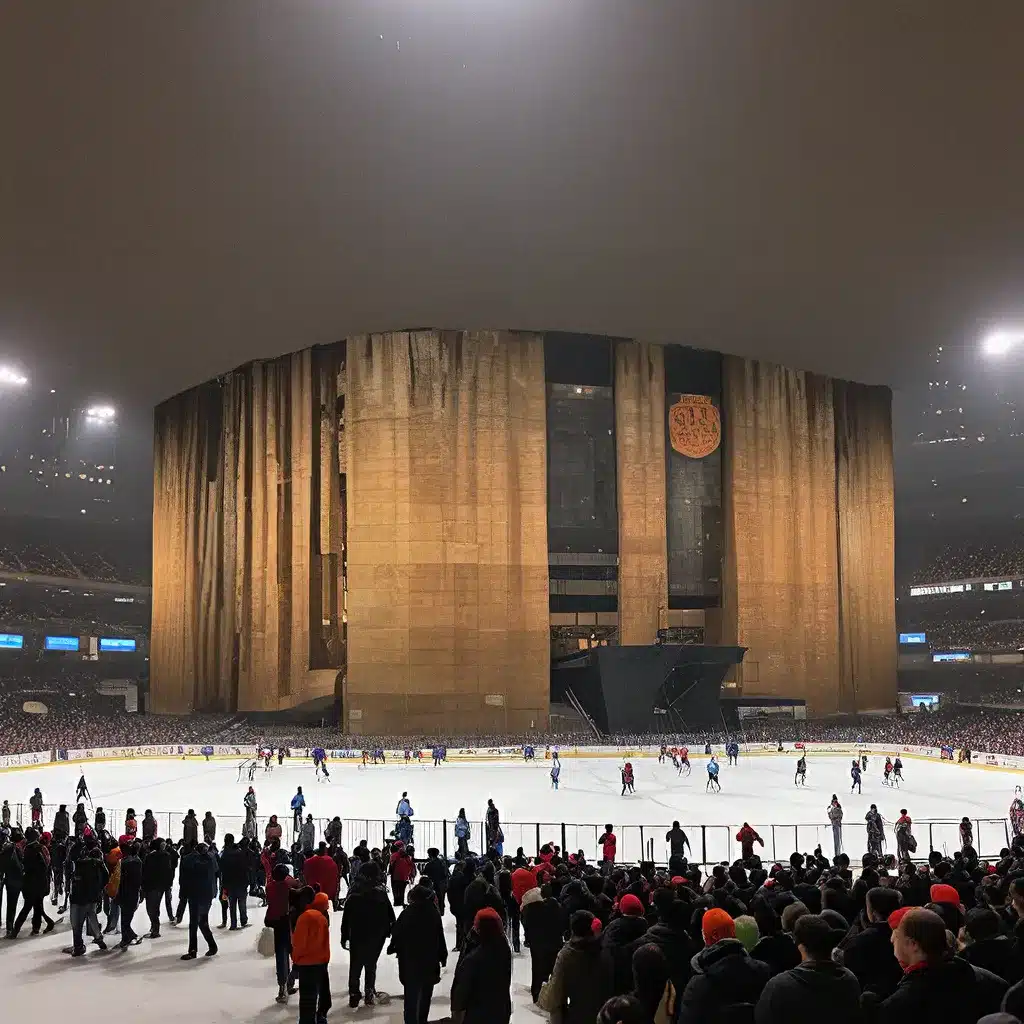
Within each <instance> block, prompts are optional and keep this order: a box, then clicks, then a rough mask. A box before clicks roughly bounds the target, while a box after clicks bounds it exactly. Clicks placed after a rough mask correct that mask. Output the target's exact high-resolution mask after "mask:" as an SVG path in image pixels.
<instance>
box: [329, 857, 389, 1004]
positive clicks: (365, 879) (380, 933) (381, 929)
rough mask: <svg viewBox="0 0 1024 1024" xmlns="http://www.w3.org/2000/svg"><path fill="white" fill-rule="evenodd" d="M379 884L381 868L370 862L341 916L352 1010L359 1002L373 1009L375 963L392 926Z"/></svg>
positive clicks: (356, 881) (356, 883)
mask: <svg viewBox="0 0 1024 1024" xmlns="http://www.w3.org/2000/svg"><path fill="white" fill-rule="evenodd" d="M381 883H382V877H381V870H380V866H379V865H378V864H377V863H376V862H375V861H370V862H369V863H368V864H366V865H365V866H364V867H363V868H362V870H361V871H360V872H359V874H358V875H357V876H356V878H355V880H354V882H353V884H352V889H351V891H350V892H349V894H348V897H347V898H346V900H345V909H344V912H343V913H342V916H341V947H342V949H348V950H349V974H348V1001H349V1006H350V1007H352V1008H353V1009H355V1007H357V1006H358V1005H359V1003H360V1000H361V999H365V1002H366V1005H367V1006H373V1005H374V1002H375V1000H376V995H377V961H378V960H379V959H380V954H381V951H382V950H383V949H384V942H385V940H386V939H387V937H388V936H389V935H390V934H391V929H392V928H393V927H394V925H395V911H394V908H393V907H392V906H391V903H390V902H389V900H388V897H387V893H386V892H385V891H384V887H383V885H382V884H381ZM363 975H365V979H364V986H363V993H362V995H361V994H360V984H359V983H360V978H361V977H362V976H363Z"/></svg>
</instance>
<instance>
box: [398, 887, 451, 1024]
mask: <svg viewBox="0 0 1024 1024" xmlns="http://www.w3.org/2000/svg"><path fill="white" fill-rule="evenodd" d="M388 953H393V954H395V955H396V956H397V957H398V980H399V981H400V982H401V983H402V989H403V992H404V997H405V1022H406V1024H427V1018H428V1017H429V1016H430V1000H431V998H432V997H433V995H434V986H435V985H437V984H438V983H439V982H440V981H441V968H442V967H444V966H445V965H446V964H447V963H448V944H447V943H446V942H445V938H444V926H443V925H442V923H441V914H440V912H439V911H438V909H437V905H436V903H435V902H434V893H433V889H428V888H427V887H426V886H424V885H414V886H413V887H412V888H411V889H410V890H409V902H408V905H407V906H406V908H405V910H404V911H403V912H402V913H401V915H399V918H398V920H397V921H396V922H395V927H394V928H393V929H392V931H391V943H390V945H389V946H388Z"/></svg>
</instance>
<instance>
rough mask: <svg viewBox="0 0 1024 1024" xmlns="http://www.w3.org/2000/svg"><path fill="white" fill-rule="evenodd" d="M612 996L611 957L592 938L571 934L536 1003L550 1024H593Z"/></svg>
mask: <svg viewBox="0 0 1024 1024" xmlns="http://www.w3.org/2000/svg"><path fill="white" fill-rule="evenodd" d="M611 996H612V970H611V957H610V956H609V954H608V952H607V950H605V949H604V947H603V946H602V945H601V940H600V939H599V938H597V936H594V935H584V936H576V935H574V936H573V937H572V938H571V939H570V940H569V941H568V942H567V943H566V944H565V945H564V946H563V947H562V950H561V952H560V953H559V954H558V956H557V957H556V959H555V966H554V968H553V970H552V971H551V977H550V978H549V979H548V981H547V984H546V985H545V986H544V988H543V990H542V992H541V997H540V1000H539V1004H540V1007H541V1009H544V1010H549V1011H550V1012H551V1024H593V1022H594V1021H595V1020H596V1019H597V1015H598V1013H600V1012H601V1007H602V1006H604V1004H605V1003H606V1002H607V1001H608V1000H609V999H610V998H611Z"/></svg>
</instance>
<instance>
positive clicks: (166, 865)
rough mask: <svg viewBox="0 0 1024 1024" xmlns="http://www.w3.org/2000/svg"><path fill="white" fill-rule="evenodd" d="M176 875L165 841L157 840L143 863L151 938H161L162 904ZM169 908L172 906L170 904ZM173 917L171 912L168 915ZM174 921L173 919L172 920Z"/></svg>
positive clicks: (144, 895) (144, 893) (144, 821)
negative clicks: (172, 868) (172, 869)
mask: <svg viewBox="0 0 1024 1024" xmlns="http://www.w3.org/2000/svg"><path fill="white" fill-rule="evenodd" d="M142 827H143V829H145V827H146V819H145V818H143V819H142ZM173 881H174V874H173V872H172V871H171V857H170V854H168V852H167V850H166V849H165V844H164V841H163V839H160V838H156V839H154V840H153V845H152V847H151V848H150V851H149V853H147V854H146V859H145V860H144V861H143V862H142V893H143V899H144V900H145V901H146V914H147V915H148V917H149V938H151V939H158V938H160V903H161V901H162V900H163V898H164V894H165V893H169V892H170V889H171V883H172V882H173ZM168 906H170V904H169V903H168ZM167 916H168V917H171V914H170V911H168V914H167ZM171 920H173V918H171Z"/></svg>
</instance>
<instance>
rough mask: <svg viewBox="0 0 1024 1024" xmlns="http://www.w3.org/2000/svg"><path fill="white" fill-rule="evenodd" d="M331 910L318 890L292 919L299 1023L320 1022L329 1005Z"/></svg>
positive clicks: (329, 904)
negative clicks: (297, 984) (297, 915)
mask: <svg viewBox="0 0 1024 1024" xmlns="http://www.w3.org/2000/svg"><path fill="white" fill-rule="evenodd" d="M312 891H313V890H312V889H305V890H303V892H304V893H306V892H308V893H312ZM330 909H331V901H330V898H329V897H328V895H327V893H324V892H318V893H316V894H315V895H314V896H312V899H311V901H310V902H309V904H308V905H307V907H306V909H305V910H303V911H302V913H301V914H299V917H298V920H297V921H296V922H295V931H294V933H293V934H292V961H293V963H294V964H295V970H296V973H297V974H298V977H299V1024H322V1022H323V1021H326V1020H327V1013H328V1011H329V1010H330V1008H331V979H330V976H329V974H328V970H327V968H328V965H329V964H330V962H331V928H330Z"/></svg>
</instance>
